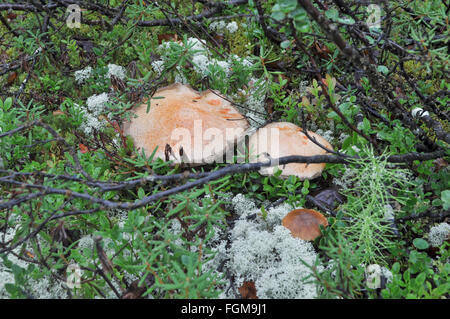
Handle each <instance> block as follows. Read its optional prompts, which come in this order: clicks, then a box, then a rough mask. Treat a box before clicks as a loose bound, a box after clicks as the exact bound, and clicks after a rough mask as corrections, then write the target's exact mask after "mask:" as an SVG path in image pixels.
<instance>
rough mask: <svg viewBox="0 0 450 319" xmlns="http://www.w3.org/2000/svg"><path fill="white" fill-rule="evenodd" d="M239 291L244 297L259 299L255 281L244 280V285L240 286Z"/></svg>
mask: <svg viewBox="0 0 450 319" xmlns="http://www.w3.org/2000/svg"><path fill="white" fill-rule="evenodd" d="M239 293H240V294H241V296H242V298H243V299H258V296H257V295H256V287H255V282H253V281H244V283H243V284H242V286H241V287H240V288H239Z"/></svg>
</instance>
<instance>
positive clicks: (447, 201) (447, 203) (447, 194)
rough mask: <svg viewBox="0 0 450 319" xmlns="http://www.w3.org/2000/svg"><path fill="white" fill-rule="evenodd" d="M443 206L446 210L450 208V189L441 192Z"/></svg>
mask: <svg viewBox="0 0 450 319" xmlns="http://www.w3.org/2000/svg"><path fill="white" fill-rule="evenodd" d="M441 200H442V203H443V204H442V206H443V208H444V209H445V210H447V209H449V208H450V190H448V189H447V190H445V191H443V192H442V193H441Z"/></svg>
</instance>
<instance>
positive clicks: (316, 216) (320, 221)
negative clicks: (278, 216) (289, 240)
mask: <svg viewBox="0 0 450 319" xmlns="http://www.w3.org/2000/svg"><path fill="white" fill-rule="evenodd" d="M282 225H283V226H284V227H286V228H287V229H289V230H290V231H291V234H292V236H294V237H297V238H300V239H303V240H314V239H316V238H317V237H318V236H320V235H321V232H320V228H319V225H323V226H325V227H326V226H328V221H327V219H326V218H325V216H323V215H322V214H321V213H319V212H318V211H315V210H313V209H295V210H293V211H291V212H290V213H288V214H287V215H286V216H285V217H284V218H283V220H282Z"/></svg>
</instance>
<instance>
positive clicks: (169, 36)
mask: <svg viewBox="0 0 450 319" xmlns="http://www.w3.org/2000/svg"><path fill="white" fill-rule="evenodd" d="M164 41H165V42H171V41H172V42H176V41H178V35H177V34H176V33H163V34H158V43H159V44H161V43H163V42H164Z"/></svg>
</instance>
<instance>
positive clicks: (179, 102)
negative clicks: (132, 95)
mask: <svg viewBox="0 0 450 319" xmlns="http://www.w3.org/2000/svg"><path fill="white" fill-rule="evenodd" d="M147 107H148V105H147V102H146V101H144V103H143V104H141V105H140V106H138V107H137V108H136V109H135V110H134V113H135V115H136V116H137V117H135V118H133V119H131V121H129V122H126V123H125V124H124V127H123V129H124V134H125V135H130V136H131V137H132V138H133V140H134V144H135V146H136V148H138V149H139V148H140V149H143V150H144V151H145V153H146V155H147V156H148V155H150V154H151V153H152V152H153V151H154V149H155V148H156V147H158V149H157V151H156V153H155V158H158V157H159V158H161V159H163V160H167V159H169V160H173V161H174V163H180V162H184V163H191V164H202V163H211V162H213V161H214V160H220V159H221V157H222V156H223V154H224V152H226V151H227V149H228V148H229V147H231V146H232V145H233V144H234V143H235V142H236V141H237V140H238V139H240V138H241V137H243V136H244V132H245V130H246V129H247V128H248V126H249V124H248V121H247V120H246V119H245V118H244V117H243V116H242V115H241V114H240V113H239V111H238V110H237V109H236V108H235V107H234V106H233V105H231V103H230V102H228V101H227V100H225V99H223V98H221V97H220V96H218V95H216V94H214V92H213V91H211V90H207V91H204V92H197V91H195V90H194V89H192V87H190V86H188V85H183V84H180V83H175V84H173V85H170V86H167V87H164V88H161V89H159V90H158V91H156V93H155V94H154V95H153V98H152V99H151V103H150V110H149V112H148V113H147ZM166 145H169V146H170V148H169V149H170V150H171V151H169V150H168V149H167V146H166Z"/></svg>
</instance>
